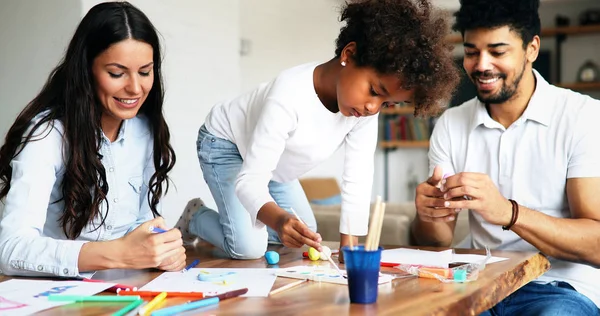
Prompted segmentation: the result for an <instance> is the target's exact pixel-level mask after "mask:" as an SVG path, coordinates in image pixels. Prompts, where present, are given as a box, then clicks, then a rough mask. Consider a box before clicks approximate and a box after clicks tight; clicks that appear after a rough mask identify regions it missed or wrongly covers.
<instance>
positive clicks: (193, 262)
mask: <svg viewBox="0 0 600 316" xmlns="http://www.w3.org/2000/svg"><path fill="white" fill-rule="evenodd" d="M198 263H200V260H199V259H196V260H194V261H192V263H190V264H188V265H187V266H186V267H185V269H183V270H181V273H184V272H187V271H188V270H189V269H191V268H194V267H195V266H197V265H198Z"/></svg>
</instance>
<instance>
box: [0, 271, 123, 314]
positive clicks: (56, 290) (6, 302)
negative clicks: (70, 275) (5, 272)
mask: <svg viewBox="0 0 600 316" xmlns="http://www.w3.org/2000/svg"><path fill="white" fill-rule="evenodd" d="M113 285H114V283H99V282H93V283H92V282H82V281H42V280H16V279H13V280H8V281H4V282H2V283H0V315H3V316H11V315H29V314H33V313H35V312H39V311H43V310H45V309H48V308H52V307H56V306H61V305H66V304H70V302H50V301H49V300H48V296H49V295H51V294H64V295H83V296H88V295H94V294H97V293H100V292H102V291H104V290H106V289H108V288H109V287H111V286H113Z"/></svg>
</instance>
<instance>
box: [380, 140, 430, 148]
mask: <svg viewBox="0 0 600 316" xmlns="http://www.w3.org/2000/svg"><path fill="white" fill-rule="evenodd" d="M379 147H381V148H386V149H392V148H427V147H429V141H428V140H388V141H381V142H379Z"/></svg>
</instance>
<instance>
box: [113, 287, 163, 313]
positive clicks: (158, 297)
mask: <svg viewBox="0 0 600 316" xmlns="http://www.w3.org/2000/svg"><path fill="white" fill-rule="evenodd" d="M123 297H127V296H123ZM166 297H167V292H162V293H160V294H158V295H156V296H155V297H154V298H153V299H152V300H151V301H150V302H148V305H146V306H144V308H141V309H140V311H139V314H140V315H144V314H146V313H148V312H150V311H152V310H153V309H154V308H156V306H158V304H160V303H161V302H162V301H164V300H165V298H166Z"/></svg>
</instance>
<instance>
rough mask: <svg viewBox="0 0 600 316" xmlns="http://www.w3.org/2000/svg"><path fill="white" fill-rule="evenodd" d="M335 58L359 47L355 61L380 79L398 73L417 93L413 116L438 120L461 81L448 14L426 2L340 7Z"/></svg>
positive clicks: (382, 0)
mask: <svg viewBox="0 0 600 316" xmlns="http://www.w3.org/2000/svg"><path fill="white" fill-rule="evenodd" d="M341 21H345V22H346V25H345V26H344V27H342V29H341V32H340V35H339V37H338V38H337V40H336V50H335V55H336V57H338V58H339V57H340V55H341V52H342V50H343V49H344V47H345V46H346V45H347V44H348V43H350V42H355V43H356V53H355V55H354V56H353V58H354V62H355V63H356V64H357V66H359V67H372V68H373V69H375V70H376V71H377V72H378V73H380V74H382V75H388V74H397V76H398V78H399V79H400V82H401V84H402V88H404V89H415V96H414V103H415V115H435V114H438V113H440V112H441V111H442V110H443V109H444V108H445V107H446V106H447V105H448V103H449V102H450V99H451V98H452V94H453V92H454V91H455V88H456V86H457V84H458V82H459V78H460V77H459V72H458V69H457V68H456V66H455V64H454V60H453V57H452V50H453V46H452V45H451V44H450V43H448V41H447V40H446V36H447V35H448V34H449V33H450V22H449V14H445V13H443V12H442V11H441V10H436V9H434V8H433V7H432V5H431V4H430V3H429V1H428V0H355V1H350V2H346V4H345V6H344V7H343V8H342V15H341Z"/></svg>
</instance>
